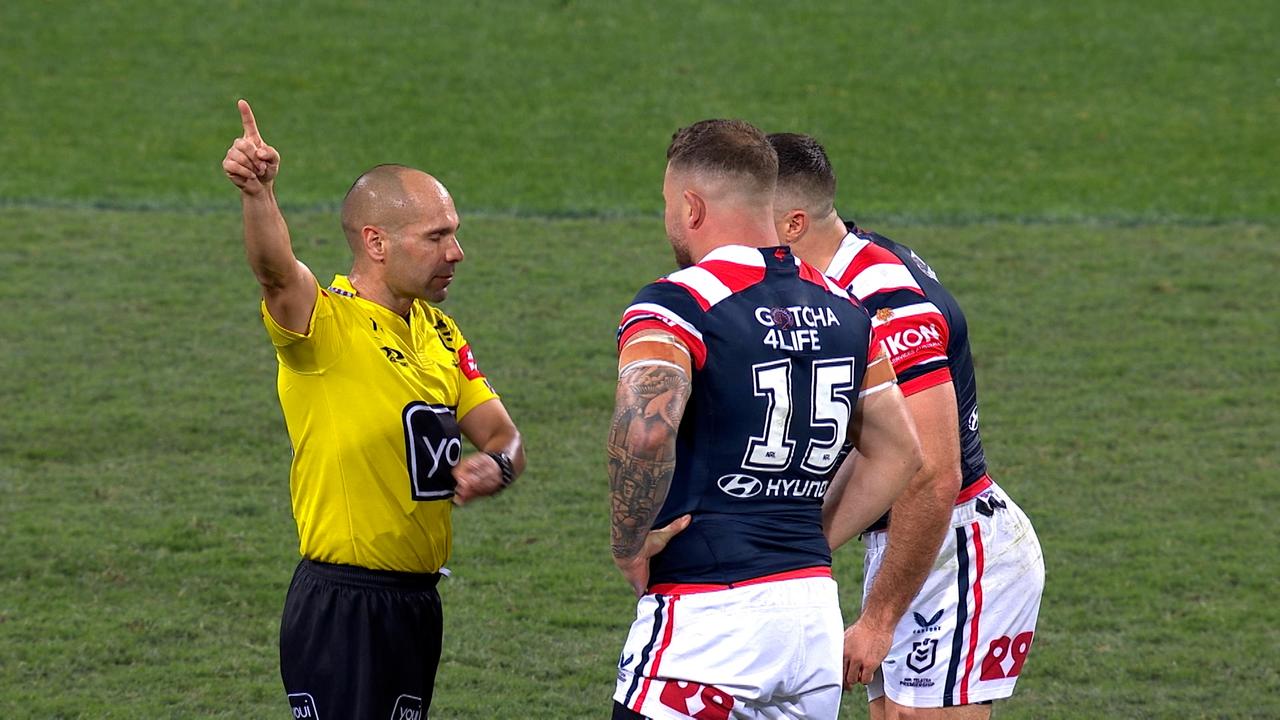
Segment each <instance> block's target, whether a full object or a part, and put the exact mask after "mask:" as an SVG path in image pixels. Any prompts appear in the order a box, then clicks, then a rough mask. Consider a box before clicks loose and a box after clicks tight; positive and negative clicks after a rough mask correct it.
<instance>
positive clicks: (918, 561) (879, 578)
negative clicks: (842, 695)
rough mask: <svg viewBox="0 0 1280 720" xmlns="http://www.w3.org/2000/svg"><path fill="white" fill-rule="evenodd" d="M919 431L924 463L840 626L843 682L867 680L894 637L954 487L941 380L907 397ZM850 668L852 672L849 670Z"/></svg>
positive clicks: (956, 437) (956, 464)
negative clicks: (856, 609)
mask: <svg viewBox="0 0 1280 720" xmlns="http://www.w3.org/2000/svg"><path fill="white" fill-rule="evenodd" d="M906 402H907V407H908V409H909V411H910V413H911V417H912V419H913V420H914V421H915V424H916V432H917V434H918V436H919V438H920V450H921V455H922V459H923V465H922V466H921V468H920V470H919V471H918V472H916V474H915V475H914V476H912V478H911V480H909V481H908V482H907V487H906V489H905V490H903V492H902V495H901V496H899V497H898V499H897V500H896V501H895V502H894V503H893V508H892V510H891V512H892V517H893V522H892V523H890V524H889V530H888V532H889V542H888V546H887V548H886V549H885V555H884V559H883V560H882V562H881V565H880V571H879V572H878V573H877V574H876V578H875V581H874V582H873V583H872V585H871V590H870V592H869V593H868V594H867V598H866V600H865V601H864V602H863V604H862V612H861V614H860V615H859V617H858V621H857V622H855V623H854V624H853V625H851V626H850V627H849V629H848V630H846V631H845V637H844V654H845V662H846V665H845V667H846V668H847V671H848V674H847V675H846V677H845V687H846V688H848V687H851V686H852V685H853V683H855V682H862V683H866V682H869V681H870V680H871V676H872V675H873V674H874V673H875V669H876V668H877V667H879V665H880V663H881V662H883V661H884V658H885V655H886V654H887V653H888V652H889V647H890V646H891V645H892V643H893V631H894V628H895V627H896V626H897V624H898V621H899V620H900V619H901V618H902V615H903V613H905V612H906V611H907V608H908V607H909V606H910V605H911V601H912V599H914V598H915V596H916V593H917V592H919V591H920V586H921V585H922V584H923V583H924V581H925V578H926V577H927V576H928V574H929V571H930V569H931V568H932V567H933V561H934V559H935V558H937V556H938V549H939V548H940V547H941V546H942V541H943V538H944V535H945V534H946V531H947V527H948V525H949V523H950V519H951V509H952V506H953V505H954V504H955V499H956V494H957V493H958V492H959V491H960V481H961V477H960V434H959V431H958V429H957V428H958V427H959V420H958V418H957V415H956V395H955V387H954V386H953V385H952V384H951V383H949V382H948V383H943V384H941V385H937V386H935V387H932V388H929V389H927V390H924V391H921V392H918V393H916V394H914V395H912V396H910V397H908V398H907V399H906ZM855 673H856V674H855Z"/></svg>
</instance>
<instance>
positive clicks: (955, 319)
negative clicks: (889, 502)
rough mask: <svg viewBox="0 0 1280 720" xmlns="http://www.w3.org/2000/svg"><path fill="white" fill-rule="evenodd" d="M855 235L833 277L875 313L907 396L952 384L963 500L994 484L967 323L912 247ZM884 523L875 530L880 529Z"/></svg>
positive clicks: (852, 231)
mask: <svg viewBox="0 0 1280 720" xmlns="http://www.w3.org/2000/svg"><path fill="white" fill-rule="evenodd" d="M845 225H846V227H847V228H848V229H849V233H848V234H847V235H845V237H844V240H842V241H841V243H840V249H839V250H837V251H836V254H835V255H834V256H833V257H832V258H831V264H830V265H829V266H828V267H827V275H828V276H830V277H832V278H834V279H835V280H836V282H837V283H839V284H840V286H841V287H843V288H845V289H847V290H848V291H849V293H850V294H851V295H853V296H854V297H856V298H858V300H860V301H861V302H862V303H863V304H864V305H865V306H866V308H867V312H869V313H871V317H872V324H873V325H874V326H875V328H876V333H877V337H878V338H880V340H882V341H883V342H884V347H885V351H886V352H888V353H889V358H890V359H891V360H892V361H893V369H894V372H896V373H897V374H898V384H899V386H900V387H901V388H902V393H903V394H904V395H912V394H914V393H918V392H920V391H921V390H926V389H928V388H931V387H934V386H937V385H941V384H942V383H945V382H951V383H953V384H954V386H955V391H956V404H957V409H958V411H959V416H960V465H961V468H960V470H961V478H962V479H961V484H960V497H961V498H962V499H963V498H966V497H967V496H968V495H969V494H972V493H976V492H978V491H980V490H982V489H983V488H985V487H986V486H987V485H989V484H990V478H989V477H988V476H987V459H986V455H985V454H984V453H983V451H982V437H981V434H980V433H979V431H978V383H977V379H976V378H975V376H974V372H973V356H972V355H971V354H970V352H969V325H968V323H967V322H966V320H965V317H964V313H963V312H962V311H961V310H960V304H959V303H957V302H956V299H955V297H953V296H952V295H951V293H950V292H949V291H948V290H947V289H946V288H945V287H943V286H942V283H940V282H938V276H937V273H935V272H934V271H933V268H931V267H929V265H928V264H926V263H925V261H924V260H921V259H920V256H919V255H916V254H915V252H914V251H912V250H911V248H909V247H906V246H905V245H900V244H898V243H896V242H894V241H892V240H890V239H889V238H887V237H884V236H883V235H878V234H876V233H873V232H870V231H867V230H863V229H862V228H859V227H858V226H857V225H855V224H853V223H845ZM886 525H887V522H886V519H885V518H881V520H880V521H879V522H877V523H876V524H875V525H873V526H872V527H871V528H870V529H872V530H876V529H882V528H884V527H885V526H886Z"/></svg>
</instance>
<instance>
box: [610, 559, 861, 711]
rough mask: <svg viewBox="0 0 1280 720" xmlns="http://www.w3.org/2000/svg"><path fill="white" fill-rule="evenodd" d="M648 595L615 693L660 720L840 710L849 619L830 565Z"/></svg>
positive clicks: (641, 604) (620, 663) (633, 628)
mask: <svg viewBox="0 0 1280 720" xmlns="http://www.w3.org/2000/svg"><path fill="white" fill-rule="evenodd" d="M709 587H711V586H679V585H677V586H673V587H671V588H669V590H670V591H669V592H667V591H666V590H667V588H655V589H656V590H662V592H656V593H650V594H648V595H645V596H644V597H642V598H640V600H639V602H638V604H637V608H636V620H635V622H634V623H632V625H631V632H630V634H628V636H627V642H626V645H625V646H624V647H623V650H622V656H621V657H620V658H619V660H618V684H617V687H616V689H615V690H614V693H613V699H614V700H616V701H617V702H619V703H621V704H623V705H625V706H626V707H628V708H630V709H632V710H634V711H635V712H638V713H640V714H641V715H644V716H646V717H649V718H653V720H682V719H685V718H697V719H698V720H727V719H728V718H752V719H764V718H779V719H781V718H811V719H813V720H824V719H827V718H834V717H836V714H837V713H838V712H839V709H840V708H839V706H840V673H841V669H842V667H841V666H842V653H843V648H844V645H843V638H844V632H843V631H844V628H843V624H842V622H841V618H840V606H839V599H838V598H837V594H836V583H835V581H834V580H832V579H831V573H830V568H812V569H809V570H798V571H792V572H789V573H780V574H778V575H774V576H769V577H767V578H760V579H758V580H749V581H746V582H745V583H739V584H736V585H735V586H734V587H732V588H725V587H724V586H714V587H715V589H707V588H709Z"/></svg>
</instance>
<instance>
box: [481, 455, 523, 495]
mask: <svg viewBox="0 0 1280 720" xmlns="http://www.w3.org/2000/svg"><path fill="white" fill-rule="evenodd" d="M485 455H488V456H489V457H491V458H493V461H494V462H496V463H498V470H499V471H500V472H501V473H502V487H504V488H509V487H511V483H513V482H515V481H516V467H515V465H512V464H511V457H510V456H508V455H507V454H506V453H504V452H485Z"/></svg>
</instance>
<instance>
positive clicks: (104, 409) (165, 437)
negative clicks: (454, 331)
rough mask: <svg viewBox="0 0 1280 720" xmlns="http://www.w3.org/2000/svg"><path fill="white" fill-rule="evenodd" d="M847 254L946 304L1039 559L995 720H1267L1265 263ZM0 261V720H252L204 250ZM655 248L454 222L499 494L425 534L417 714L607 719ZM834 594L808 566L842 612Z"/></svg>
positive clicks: (1207, 254) (110, 223)
mask: <svg viewBox="0 0 1280 720" xmlns="http://www.w3.org/2000/svg"><path fill="white" fill-rule="evenodd" d="M293 220H294V222H293V226H294V232H295V237H296V238H297V245H298V247H299V253H300V254H301V255H302V256H303V258H304V259H305V260H307V261H308V262H310V263H311V265H312V267H313V268H314V269H315V270H316V271H317V273H319V274H321V275H326V274H328V273H330V272H335V271H339V270H342V269H343V262H344V259H343V253H344V252H345V251H344V250H343V249H342V245H341V243H340V242H339V241H338V240H337V237H336V232H335V227H336V218H334V217H333V216H331V215H328V214H295V216H294V217H293ZM879 229H881V230H883V231H885V232H886V233H889V234H892V235H896V236H898V237H899V238H900V239H902V240H904V241H908V242H911V243H914V244H915V245H916V246H917V247H918V248H919V249H920V250H921V251H922V252H923V253H925V254H926V256H927V257H928V258H929V259H930V260H931V261H933V262H934V264H935V265H936V266H938V267H939V268H941V269H942V270H941V272H943V273H944V275H943V279H944V280H946V281H948V282H950V283H951V284H952V285H953V286H954V287H955V289H956V291H957V293H958V295H959V296H960V299H961V300H962V301H963V302H965V304H966V305H967V306H968V308H969V314H970V317H971V318H972V320H973V333H974V344H975V356H976V362H977V365H978V370H979V373H980V381H981V383H982V389H983V402H984V404H983V420H984V431H985V432H984V438H985V439H986V441H987V446H988V454H989V456H990V459H991V462H992V467H993V472H994V473H995V474H996V475H997V477H998V478H999V479H1000V480H1001V482H1002V483H1004V484H1005V485H1006V487H1007V488H1008V489H1009V490H1010V491H1011V492H1012V493H1013V494H1014V496H1015V497H1016V498H1017V499H1018V500H1019V502H1020V503H1021V504H1022V505H1023V506H1024V507H1025V508H1026V509H1027V510H1028V512H1029V513H1030V514H1031V515H1032V517H1033V518H1034V520H1035V522H1036V525H1037V528H1038V530H1039V532H1040V535H1041V539H1042V542H1043V543H1044V547H1045V552H1046V555H1047V558H1048V566H1049V580H1048V590H1047V592H1046V596H1045V606H1044V612H1043V615H1042V621H1041V629H1040V633H1039V636H1038V640H1037V645H1036V647H1035V650H1034V651H1033V653H1032V656H1031V660H1030V662H1029V663H1028V665H1027V669H1026V671H1025V675H1024V679H1023V683H1022V685H1021V692H1020V694H1019V696H1018V697H1017V698H1016V699H1015V700H1013V701H1011V702H1009V703H1007V706H1006V707H1005V708H1003V712H1002V713H1001V715H1002V716H1003V717H1024V718H1039V717H1061V718H1075V717H1100V716H1104V715H1108V716H1112V717H1261V716H1266V715H1267V714H1269V713H1270V714H1273V713H1274V712H1276V711H1280V706H1278V705H1277V701H1276V698H1277V697H1280V695H1277V691H1278V690H1280V681H1278V679H1277V675H1276V669H1275V666H1274V664H1273V663H1270V661H1269V660H1268V658H1269V657H1270V655H1271V652H1270V650H1269V649H1270V648H1274V647H1275V646H1276V644H1277V641H1278V640H1280V637H1277V630H1276V628H1277V627H1280V614H1278V613H1277V610H1276V605H1275V604H1274V603H1273V602H1272V594H1273V592H1272V588H1273V584H1274V577H1273V574H1272V573H1270V572H1267V571H1266V570H1265V569H1266V568H1268V567H1270V568H1274V548H1275V547H1276V543H1277V541H1280V536H1278V535H1280V533H1277V530H1276V527H1275V524H1274V522H1272V521H1271V519H1270V516H1271V512H1272V511H1274V509H1275V507H1276V504H1277V501H1278V500H1280V492H1277V488H1276V484H1275V482H1274V479H1275V473H1276V470H1277V468H1276V453H1275V449H1274V436H1273V435H1272V434H1271V432H1270V431H1269V430H1268V429H1267V428H1274V427H1275V424H1276V421H1277V419H1278V418H1277V415H1278V414H1280V411H1277V409H1276V408H1278V407H1280V397H1277V392H1276V390H1275V389H1274V387H1273V386H1272V385H1268V384H1267V382H1266V378H1267V377H1268V373H1270V372H1272V371H1271V367H1272V365H1271V364H1269V363H1270V360H1271V358H1270V357H1269V356H1268V354H1267V353H1265V352H1261V351H1260V350H1261V345H1260V343H1261V338H1263V337H1265V335H1266V333H1267V332H1268V330H1269V328H1272V327H1274V325H1275V321H1276V319H1277V318H1276V310H1275V308H1276V307H1277V306H1280V305H1278V301H1280V297H1278V295H1280V292H1278V291H1277V290H1276V289H1275V288H1276V286H1275V285H1274V284H1269V283H1268V277H1269V275H1270V273H1271V272H1272V271H1273V269H1274V268H1275V267H1276V266H1277V262H1278V261H1280V257H1278V255H1280V252H1278V251H1277V250H1276V248H1277V247H1280V244H1278V241H1280V235H1278V234H1277V232H1276V230H1275V229H1268V228H1263V227H1260V226H1229V227H1225V228H1200V229H1187V228H1183V227H1171V226H1152V227H1142V228H1126V229H1119V228H1102V229H1098V228H1094V229H1088V230H1080V229H1079V228H1070V227H1025V226H1018V225H1002V224H984V225H976V226H971V227H965V228H942V227H939V228H907V229H896V228H893V227H880V228H879ZM0 230H3V231H4V234H5V236H7V237H12V236H15V235H18V234H21V235H23V236H24V237H26V238H27V240H28V241H27V242H25V243H23V244H22V245H21V246H16V245H14V244H6V245H5V246H4V248H5V249H4V252H3V256H0V261H2V262H3V264H4V266H5V267H9V268H16V269H19V272H17V273H15V274H14V276H13V277H11V278H9V279H8V282H7V283H5V284H4V285H3V288H2V289H0V292H2V293H3V296H2V297H0V299H3V300H4V302H5V303H6V305H12V304H16V303H21V306H22V308H23V311H22V312H21V313H9V314H5V315H4V316H3V320H0V333H2V334H3V337H5V338H6V347H7V350H6V352H5V353H4V354H3V355H2V356H0V358H2V362H3V367H0V370H2V371H3V372H0V378H3V381H2V382H0V397H3V398H4V406H5V408H6V412H5V413H4V416H3V418H2V419H0V458H3V459H4V462H3V463H2V464H0V467H3V468H4V471H3V474H2V475H0V493H2V497H3V499H4V504H3V507H4V513H5V516H4V522H3V525H2V526H0V527H3V534H2V535H0V552H2V553H3V556H4V557H5V561H4V563H3V565H2V566H0V567H2V568H3V570H2V572H0V598H3V600H2V601H0V602H2V604H0V620H2V621H3V622H0V631H2V632H3V636H2V637H3V642H0V666H3V667H4V668H5V669H6V671H5V673H4V674H3V675H0V716H5V717H86V718H87V717H121V718H125V717H175V718H176V717H268V716H279V715H280V714H282V711H283V709H284V708H283V701H282V699H281V697H280V692H279V681H278V678H277V675H276V650H275V632H276V623H277V622H278V614H279V608H280V603H281V600H282V597H283V591H284V588H285V585H286V584H287V581H288V577H289V574H290V570H291V567H292V565H293V563H294V561H295V542H296V540H295V536H294V530H293V527H292V522H291V520H290V518H289V510H288V502H287V489H286V481H285V477H286V469H287V462H288V445H287V438H286V436H285V434H284V431H283V427H282V424H281V422H280V415H279V410H278V408H277V407H276V406H275V401H274V388H273V361H272V358H271V355H270V350H269V347H268V343H267V341H266V339H265V335H264V333H263V331H262V330H261V328H260V327H259V326H258V321H257V318H256V311H255V307H254V304H255V295H254V288H253V284H252V280H251V278H250V277H249V274H248V272H247V271H246V270H245V269H244V268H243V267H241V265H242V263H243V260H242V258H241V256H240V249H239V246H238V239H237V233H238V223H237V220H236V218H235V217H234V216H233V215H193V214H182V213H133V212H101V211H71V212H63V213H58V214H57V215H56V217H55V219H53V220H50V217H49V213H47V212H43V211H36V210H9V211H5V212H3V213H0ZM660 232H661V227H660V224H659V223H658V222H657V220H656V219H654V220H637V221H615V222H601V221H519V220H504V219H485V218H476V219H473V220H471V221H469V222H468V232H467V234H466V236H465V237H464V242H466V244H467V245H466V247H467V249H468V251H469V253H470V254H469V259H468V260H467V262H466V264H464V265H463V266H462V271H461V274H460V275H459V280H458V283H457V284H456V286H455V289H454V291H453V293H452V294H451V297H450V300H449V302H448V303H447V307H448V309H449V310H450V311H451V312H452V313H454V314H455V316H456V317H457V318H458V319H459V322H460V323H461V324H462V327H463V328H464V329H465V330H466V332H467V334H468V337H469V339H470V340H471V341H472V343H473V345H474V346H475V347H476V351H477V354H478V358H479V359H480V361H481V362H482V364H483V366H484V367H485V368H486V370H487V371H488V373H489V374H490V376H491V377H492V378H493V379H494V381H495V383H496V384H497V385H498V388H499V390H501V391H503V392H504V393H505V398H506V403H507V404H508V406H509V407H510V409H511V411H512V414H513V415H514V417H515V418H516V420H517V421H518V422H519V423H520V425H521V427H522V429H523V430H524V432H525V434H526V436H527V440H528V443H529V448H530V451H529V452H530V467H531V470H530V472H529V474H528V476H527V477H526V478H524V479H523V480H522V481H521V484H520V487H519V488H518V489H517V490H514V491H512V492H511V493H509V494H507V495H506V496H504V497H501V498H498V499H497V500H495V501H493V502H488V503H483V504H480V505H477V506H476V507H474V508H468V509H466V510H464V511H461V512H459V513H458V514H457V516H456V521H457V542H456V548H457V549H456V554H455V557H454V559H453V560H452V562H451V565H452V566H453V568H454V569H455V570H456V572H457V574H456V576H455V577H454V579H452V580H451V581H449V582H448V583H447V584H446V586H445V589H444V596H445V602H446V608H447V613H448V632H447V635H446V648H445V661H444V664H443V666H442V669H441V674H440V680H439V685H438V686H439V693H438V699H437V703H436V714H437V716H438V717H444V718H477V719H478V718H494V717H517V716H519V717H546V718H570V717H585V716H599V715H600V714H601V713H602V712H603V711H602V710H600V708H602V707H604V706H605V705H607V702H606V701H607V696H608V694H609V688H610V687H611V681H612V675H613V671H612V667H613V664H614V662H615V660H616V654H617V651H618V649H619V647H620V644H621V641H622V639H623V636H624V634H625V629H626V625H627V623H628V618H629V617H630V616H631V613H632V607H633V604H632V601H631V600H630V598H629V596H628V595H627V592H626V589H625V587H624V586H623V583H622V582H621V579H620V578H619V577H617V576H616V575H615V572H614V570H613V568H612V565H611V563H610V562H609V558H608V550H607V536H608V530H607V520H606V513H605V507H606V506H607V503H606V493H607V490H606V487H607V485H606V482H605V476H604V474H603V463H602V449H601V447H602V437H603V428H604V425H605V423H606V422H607V418H608V416H609V411H610V407H611V393H610V382H611V378H612V352H613V351H612V344H611V343H612V336H613V327H614V323H615V322H616V315H617V314H618V312H619V311H620V309H621V308H622V307H623V306H624V305H625V304H626V302H627V301H628V299H629V297H630V294H631V292H632V291H633V290H634V289H635V288H636V287H638V286H639V285H640V284H642V283H643V282H645V281H646V280H647V279H649V278H650V277H651V276H653V275H656V274H658V273H661V272H663V271H664V270H665V269H666V268H667V267H668V266H669V262H670V261H669V256H668V253H667V250H666V248H665V246H664V241H663V240H662V239H661V235H660ZM121 237H128V238H131V239H130V241H129V242H128V243H122V242H120V241H119V238H121ZM601 248H607V250H603V251H602V250H601ZM37 270H39V271H38V272H37ZM59 278H62V280H59ZM1086 278H1093V279H1092V280H1087V279H1086ZM1098 278H1109V279H1111V280H1108V281H1106V282H1103V281H1100V280H1099V279H1098ZM1246 285H1248V286H1253V287H1255V288H1256V290H1255V291H1254V292H1252V293H1249V294H1246V295H1242V294H1240V293H1239V287H1241V286H1246ZM859 565H860V558H859V557H858V554H857V553H856V552H847V553H845V554H843V555H842V556H841V557H840V559H839V567H838V569H839V574H840V576H841V579H842V581H843V583H844V590H843V594H844V597H845V599H846V600H847V602H848V607H849V608H853V607H856V597H857V592H856V588H857V583H856V578H857V577H858V574H859V572H860V571H859ZM1223 682H1230V683H1231V686H1232V692H1231V693H1230V694H1224V693H1222V691H1221V687H1222V683H1223ZM847 709H848V716H850V717H859V716H861V712H862V711H861V710H860V703H858V702H855V701H850V702H849V703H847ZM522 713H527V714H522Z"/></svg>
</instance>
